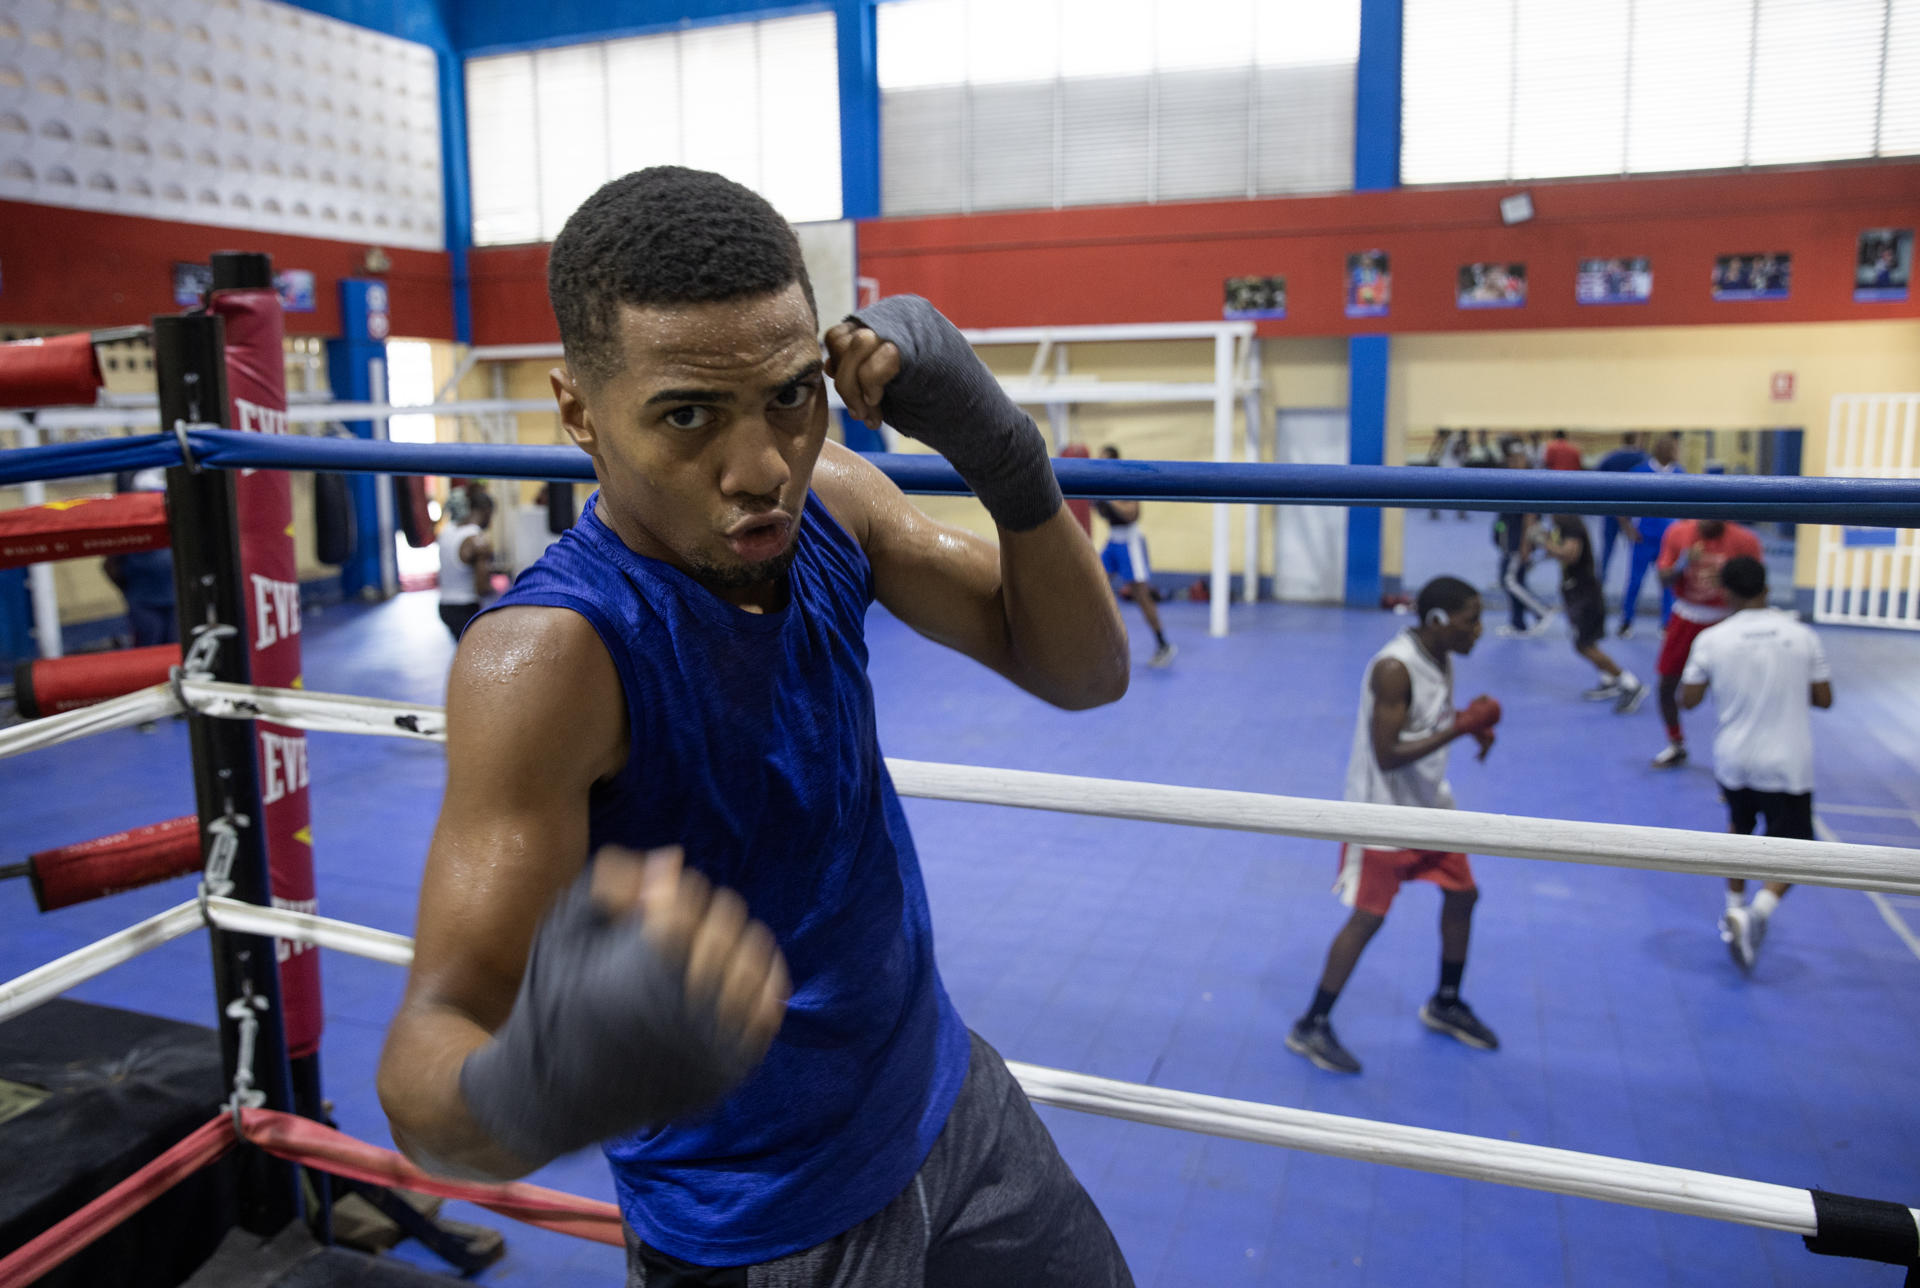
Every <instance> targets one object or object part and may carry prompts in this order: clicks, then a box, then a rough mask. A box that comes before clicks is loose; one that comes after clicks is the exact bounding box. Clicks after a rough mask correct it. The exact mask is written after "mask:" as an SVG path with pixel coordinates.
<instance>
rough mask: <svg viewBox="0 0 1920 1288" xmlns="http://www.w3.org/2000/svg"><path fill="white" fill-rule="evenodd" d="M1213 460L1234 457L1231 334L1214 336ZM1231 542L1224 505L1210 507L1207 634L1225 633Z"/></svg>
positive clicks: (1224, 460)
mask: <svg viewBox="0 0 1920 1288" xmlns="http://www.w3.org/2000/svg"><path fill="white" fill-rule="evenodd" d="M1213 459H1214V460H1216V461H1220V462H1223V463H1224V462H1227V461H1231V460H1232V459H1233V337H1232V336H1230V335H1226V334H1221V335H1216V336H1215V337H1214V338H1213ZM1232 548H1233V542H1232V537H1231V534H1230V532H1229V531H1228V523H1227V507H1226V506H1225V505H1219V504H1216V505H1215V506H1214V507H1213V584H1212V585H1211V586H1210V587H1209V591H1210V594H1209V595H1208V600H1207V633H1208V634H1210V635H1225V634H1226V633H1227V593H1228V577H1227V561H1228V560H1229V559H1230V558H1232Z"/></svg>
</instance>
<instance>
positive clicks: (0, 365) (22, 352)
mask: <svg viewBox="0 0 1920 1288" xmlns="http://www.w3.org/2000/svg"><path fill="white" fill-rule="evenodd" d="M99 388H100V360H99V359H98V358H96V357H94V354H93V336H91V335H90V334H88V333H87V332H85V331H76V332H74V333H73V334H72V335H50V336H43V337H42V338H40V339H37V340H15V341H13V342H12V343H10V344H0V407H70V406H74V405H76V404H77V405H81V406H91V405H92V404H93V395H94V391H96V390H97V389H99Z"/></svg>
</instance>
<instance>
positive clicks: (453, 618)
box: [440, 604, 480, 640]
mask: <svg viewBox="0 0 1920 1288" xmlns="http://www.w3.org/2000/svg"><path fill="white" fill-rule="evenodd" d="M479 615H480V605H478V604H442V605H440V620H441V621H443V622H445V623H446V624H447V629H448V630H450V631H452V632H453V638H454V639H455V640H458V639H459V638H460V632H461V631H464V630H466V629H467V623H468V622H470V621H472V620H473V619H474V618H475V617H478V616H479Z"/></svg>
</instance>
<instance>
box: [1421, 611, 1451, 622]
mask: <svg viewBox="0 0 1920 1288" xmlns="http://www.w3.org/2000/svg"><path fill="white" fill-rule="evenodd" d="M1426 621H1427V625H1429V626H1451V625H1453V618H1452V617H1451V616H1450V615H1449V614H1448V613H1447V610H1446V609H1444V608H1429V609H1428V610H1427V618H1426Z"/></svg>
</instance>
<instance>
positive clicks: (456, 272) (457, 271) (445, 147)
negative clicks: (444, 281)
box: [434, 48, 473, 344]
mask: <svg viewBox="0 0 1920 1288" xmlns="http://www.w3.org/2000/svg"><path fill="white" fill-rule="evenodd" d="M434 53H435V56H436V58H437V60H438V62H439V64H440V158H441V164H440V171H441V175H442V188H441V194H442V197H443V199H444V206H445V213H444V215H443V216H442V219H441V226H442V227H443V228H445V229H446V234H447V267H448V268H449V270H451V274H452V278H453V283H452V285H453V338H454V340H455V341H456V342H458V343H460V344H472V343H473V298H472V286H471V283H470V281H469V279H468V276H467V250H468V248H469V247H471V246H472V245H473V193H472V186H471V183H470V181H469V175H468V172H467V86H466V71H465V68H464V66H463V65H462V63H461V61H460V59H459V57H458V56H457V55H456V54H455V53H454V52H453V50H452V49H451V48H442V49H437V50H435V51H434Z"/></svg>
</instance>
